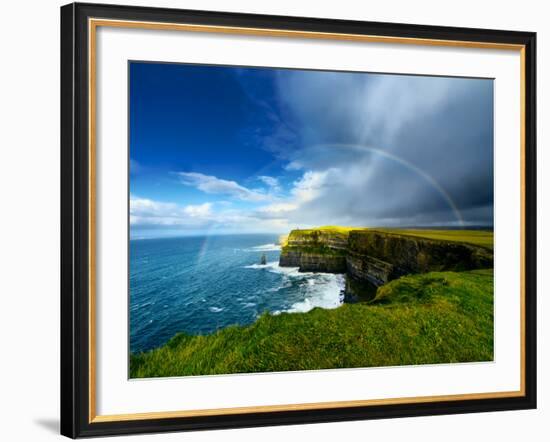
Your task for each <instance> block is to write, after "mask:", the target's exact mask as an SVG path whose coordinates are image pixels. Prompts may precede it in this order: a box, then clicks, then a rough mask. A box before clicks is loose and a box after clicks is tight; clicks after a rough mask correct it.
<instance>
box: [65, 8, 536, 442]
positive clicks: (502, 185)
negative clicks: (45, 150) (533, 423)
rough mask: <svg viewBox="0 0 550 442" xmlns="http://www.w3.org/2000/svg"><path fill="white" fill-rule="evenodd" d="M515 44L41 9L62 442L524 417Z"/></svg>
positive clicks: (523, 108) (521, 60)
mask: <svg viewBox="0 0 550 442" xmlns="http://www.w3.org/2000/svg"><path fill="white" fill-rule="evenodd" d="M535 43H536V36H535V34H534V33H529V32H512V31H502V30H498V31H497V30H481V29H466V28H446V27H433V26H421V25H404V24H391V23H374V22H357V21H342V20H328V19H313V18H298V17H281V16H262V15H249V14H234V13H222V12H205V11H187V10H175V9H158V8H143V7H126V6H114V5H93V4H70V5H66V6H63V7H62V8H61V200H62V207H61V217H62V220H61V222H62V225H61V432H62V434H64V435H66V436H69V437H73V438H75V437H81V436H103V435H114V434H130V433H142V432H161V431H180V430H198V429H214V428H238V427H248V426H260V425H282V424H296V423H314V422H328V421H343V420H355V419H373V418H389V417H401V416H421V415H434V414H450V413H470V412H481V411H496V410H513V409H527V408H535V407H536V354H535V348H536V322H535V321H536V310H535V309H536V300H535V295H536V287H535V281H536V278H535V271H536V219H535V214H536V206H535V204H536V194H535V193H536V190H535V189H536V176H535V170H536V167H535V164H536V163H535V133H536V131H535V121H536V118H535V110H536V108H535V58H536V57H535V54H536V48H535Z"/></svg>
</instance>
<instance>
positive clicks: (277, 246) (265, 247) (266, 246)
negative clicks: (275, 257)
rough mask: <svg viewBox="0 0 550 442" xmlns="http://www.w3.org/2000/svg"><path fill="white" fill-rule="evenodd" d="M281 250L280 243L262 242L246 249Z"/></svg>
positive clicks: (261, 250)
mask: <svg viewBox="0 0 550 442" xmlns="http://www.w3.org/2000/svg"><path fill="white" fill-rule="evenodd" d="M279 250H281V245H280V244H262V245H261V246H254V247H250V248H249V249H246V251H247V252H275V251H279Z"/></svg>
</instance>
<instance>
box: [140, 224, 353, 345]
mask: <svg viewBox="0 0 550 442" xmlns="http://www.w3.org/2000/svg"><path fill="white" fill-rule="evenodd" d="M264 253H265V255H266V257H267V262H266V264H265V265H263V264H261V258H262V255H263V254H264ZM279 254H280V246H279V245H278V235H276V234H273V235H266V234H262V235H213V236H202V237H185V238H163V239H132V240H131V241H130V306H129V309H130V312H129V313H130V351H131V352H132V353H136V352H141V351H147V350H150V349H153V348H155V347H158V346H160V345H163V344H165V343H166V342H167V341H168V340H169V339H170V338H171V337H172V336H174V335H175V334H176V333H178V332H185V333H188V334H192V335H199V334H208V333H212V332H215V331H216V330H219V329H221V328H224V327H227V326H229V325H233V324H238V325H248V324H251V323H253V322H254V321H255V320H256V319H257V318H258V316H259V315H261V314H262V313H264V312H268V313H269V314H273V315H276V314H279V313H281V312H290V313H304V312H307V311H309V310H311V309H312V308H314V307H322V308H337V307H339V306H340V305H341V304H342V303H343V295H342V291H343V289H344V285H345V280H344V276H343V275H333V274H327V273H300V272H298V269H297V268H292V267H279Z"/></svg>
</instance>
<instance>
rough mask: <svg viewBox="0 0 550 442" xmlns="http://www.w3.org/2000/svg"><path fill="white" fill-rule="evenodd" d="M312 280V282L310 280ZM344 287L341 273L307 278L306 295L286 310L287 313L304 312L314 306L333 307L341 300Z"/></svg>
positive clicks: (339, 304)
mask: <svg viewBox="0 0 550 442" xmlns="http://www.w3.org/2000/svg"><path fill="white" fill-rule="evenodd" d="M312 281H313V282H312ZM344 287H345V279H344V276H343V275H332V274H327V273H324V274H321V277H320V278H318V279H308V284H307V289H306V297H305V299H304V300H303V301H300V302H296V303H294V304H292V306H291V307H290V308H289V309H288V310H286V312H288V313H306V312H309V311H310V310H313V309H314V308H315V307H320V308H324V309H333V308H338V307H340V306H341V305H342V304H343V302H344V299H343V296H342V290H343V289H344Z"/></svg>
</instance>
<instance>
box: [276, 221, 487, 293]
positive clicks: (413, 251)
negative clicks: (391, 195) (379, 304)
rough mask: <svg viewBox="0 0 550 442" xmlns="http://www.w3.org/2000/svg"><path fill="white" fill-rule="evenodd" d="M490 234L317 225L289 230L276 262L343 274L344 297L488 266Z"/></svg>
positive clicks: (310, 269)
mask: <svg viewBox="0 0 550 442" xmlns="http://www.w3.org/2000/svg"><path fill="white" fill-rule="evenodd" d="M492 235H493V234H492V232H488V231H483V232H479V231H477V232H476V231H474V232H473V231H460V230H455V231H443V230H437V231H434V230H425V231H424V230H403V231H400V230H397V229H396V230H386V229H383V230H381V229H378V230H377V229H356V228H344V227H323V228H319V229H307V230H292V231H291V232H290V234H289V235H288V238H286V242H285V243H284V244H283V245H282V250H281V256H280V259H279V265H280V266H282V267H298V268H299V269H300V271H302V272H310V271H312V272H327V273H342V274H346V295H347V296H348V299H356V298H370V297H372V296H374V292H375V291H376V288H377V287H379V286H381V285H383V284H386V283H387V282H389V281H391V280H393V279H397V278H399V277H401V276H404V275H407V274H416V273H427V272H432V271H464V270H474V269H483V268H492V267H493V251H492Z"/></svg>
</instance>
